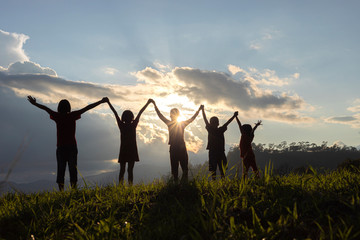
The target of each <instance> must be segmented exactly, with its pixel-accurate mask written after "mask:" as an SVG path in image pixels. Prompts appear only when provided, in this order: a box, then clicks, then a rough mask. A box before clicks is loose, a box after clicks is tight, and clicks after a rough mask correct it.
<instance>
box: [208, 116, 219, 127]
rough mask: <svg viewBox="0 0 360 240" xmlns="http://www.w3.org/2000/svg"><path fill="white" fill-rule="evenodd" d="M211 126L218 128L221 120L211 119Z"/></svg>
mask: <svg viewBox="0 0 360 240" xmlns="http://www.w3.org/2000/svg"><path fill="white" fill-rule="evenodd" d="M210 125H211V126H214V127H217V126H219V119H218V118H217V117H211V118H210Z"/></svg>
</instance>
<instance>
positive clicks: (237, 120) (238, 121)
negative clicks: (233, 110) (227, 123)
mask: <svg viewBox="0 0 360 240" xmlns="http://www.w3.org/2000/svg"><path fill="white" fill-rule="evenodd" d="M236 122H237V123H238V125H239V129H240V132H241V122H240V120H239V118H238V116H236Z"/></svg>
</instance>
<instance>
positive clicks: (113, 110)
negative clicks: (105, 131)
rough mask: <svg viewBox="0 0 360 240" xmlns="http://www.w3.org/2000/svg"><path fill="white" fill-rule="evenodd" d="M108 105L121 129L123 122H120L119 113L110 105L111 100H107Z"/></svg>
mask: <svg viewBox="0 0 360 240" xmlns="http://www.w3.org/2000/svg"><path fill="white" fill-rule="evenodd" d="M107 103H108V105H109V107H110V109H111V111H112V112H113V113H114V115H115V118H116V122H117V124H118V126H119V127H120V125H121V123H122V122H121V120H120V117H119V115H118V113H117V112H116V110H115V108H114V107H113V105H112V104H111V103H110V100H109V99H107Z"/></svg>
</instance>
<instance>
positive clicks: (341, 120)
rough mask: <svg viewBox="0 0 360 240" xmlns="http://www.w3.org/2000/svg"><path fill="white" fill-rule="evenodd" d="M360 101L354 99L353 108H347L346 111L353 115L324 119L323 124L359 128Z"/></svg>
mask: <svg viewBox="0 0 360 240" xmlns="http://www.w3.org/2000/svg"><path fill="white" fill-rule="evenodd" d="M359 104H360V99H356V100H355V101H354V102H353V106H351V107H348V108H347V110H348V111H350V112H354V113H355V114H353V115H348V116H334V117H329V118H326V119H325V122H328V123H336V124H345V125H349V126H351V127H352V128H360V105H359Z"/></svg>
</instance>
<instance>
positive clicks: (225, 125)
mask: <svg viewBox="0 0 360 240" xmlns="http://www.w3.org/2000/svg"><path fill="white" fill-rule="evenodd" d="M237 115H238V112H234V115H233V116H232V117H231V118H230V119H229V120H228V121H227V122H226V123H225V124H224V125H223V126H224V127H227V125H229V124H230V123H231V122H232V120H234V118H235V117H237Z"/></svg>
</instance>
